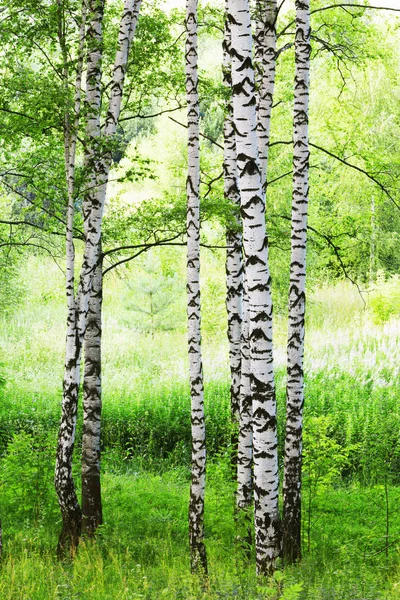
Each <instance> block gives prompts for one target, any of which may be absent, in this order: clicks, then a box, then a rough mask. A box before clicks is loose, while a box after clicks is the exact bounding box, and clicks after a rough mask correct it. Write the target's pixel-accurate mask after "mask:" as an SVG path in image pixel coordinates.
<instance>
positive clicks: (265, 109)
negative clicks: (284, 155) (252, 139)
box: [255, 0, 278, 192]
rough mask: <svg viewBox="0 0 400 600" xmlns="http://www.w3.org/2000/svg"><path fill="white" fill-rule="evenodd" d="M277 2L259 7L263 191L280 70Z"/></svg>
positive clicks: (269, 1) (267, 1)
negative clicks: (277, 56) (276, 79)
mask: <svg viewBox="0 0 400 600" xmlns="http://www.w3.org/2000/svg"><path fill="white" fill-rule="evenodd" d="M277 14H278V7H277V2H276V0H259V2H258V3H257V25H256V32H257V33H256V38H255V42H256V49H257V51H256V60H257V71H258V78H259V89H258V119H257V136H258V153H259V160H260V168H261V181H262V186H263V190H264V192H265V189H266V179H267V165H268V147H269V137H270V129H271V113H272V104H273V97H274V87H275V69H276V18H277Z"/></svg>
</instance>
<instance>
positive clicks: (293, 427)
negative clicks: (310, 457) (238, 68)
mask: <svg viewBox="0 0 400 600" xmlns="http://www.w3.org/2000/svg"><path fill="white" fill-rule="evenodd" d="M310 33H311V29H310V2H309V0H296V38H295V61H296V67H295V80H294V116H293V200H292V235H291V264H290V289H289V331H288V344H287V388H286V393H287V404H286V437H285V474H284V482H283V498H284V506H283V552H284V558H285V560H286V561H287V562H293V561H296V560H298V559H300V558H301V462H302V429H303V420H302V418H303V404H304V367H303V355H304V316H305V283H306V243H307V211H308V170H309V156H310V151H309V142H308V102H309V89H310V54H311V46H310Z"/></svg>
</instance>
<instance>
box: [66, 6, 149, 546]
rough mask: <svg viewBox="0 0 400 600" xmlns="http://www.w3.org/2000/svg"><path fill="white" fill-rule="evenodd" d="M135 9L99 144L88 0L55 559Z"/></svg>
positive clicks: (70, 493)
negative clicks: (79, 233)
mask: <svg viewBox="0 0 400 600" xmlns="http://www.w3.org/2000/svg"><path fill="white" fill-rule="evenodd" d="M139 7H140V0H138V1H136V2H135V1H134V0H126V1H125V3H124V8H123V13H122V17H121V22H120V29H119V34H118V43H117V52H116V58H115V63H114V69H113V76H112V83H111V92H110V103H109V109H108V112H107V117H106V123H105V132H104V137H105V138H106V140H104V139H103V136H100V134H101V129H100V110H101V76H102V70H101V63H102V47H103V33H102V21H103V13H104V0H89V2H88V7H87V8H88V28H87V32H86V43H87V48H88V53H87V75H86V115H87V116H86V118H87V125H86V148H85V157H84V163H85V170H86V182H85V183H86V193H85V195H84V199H83V218H84V234H85V247H84V254H83V261H82V267H81V274H80V280H79V286H78V292H77V295H76V301H75V311H74V316H73V319H72V314H71V315H70V314H69V315H68V326H67V351H66V354H67V358H66V367H65V377H64V393H63V405H62V417H61V425H60V430H59V438H58V446H57V458H56V474H55V485H56V491H57V495H58V501H59V504H60V508H61V513H62V519H63V526H62V531H61V534H60V538H59V544H58V553H59V555H63V554H65V551H66V549H67V547H69V548H70V550H71V551H72V552H74V550H75V548H76V546H77V544H78V541H79V536H80V533H81V525H82V518H81V509H80V506H79V503H78V499H77V495H76V490H75V485H74V481H73V478H72V454H73V447H74V440H75V428H76V414H77V403H78V390H79V377H80V363H81V353H82V346H83V340H84V335H85V330H86V324H87V314H88V310H89V301H90V297H91V292H92V282H93V278H94V274H95V271H96V266H97V265H98V261H99V244H100V236H101V222H102V217H103V210H104V203H105V195H106V187H107V182H108V175H109V170H110V167H111V163H112V153H111V148H108V147H106V146H107V143H105V142H107V139H110V140H111V137H112V136H113V135H114V134H115V131H116V126H117V123H118V119H119V114H120V108H121V100H122V94H123V87H124V80H125V72H126V65H127V60H128V53H129V47H130V44H131V41H132V39H133V35H134V32H135V29H136V23H137V18H138V12H139ZM70 317H71V318H70Z"/></svg>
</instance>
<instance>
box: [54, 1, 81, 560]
mask: <svg viewBox="0 0 400 600" xmlns="http://www.w3.org/2000/svg"><path fill="white" fill-rule="evenodd" d="M85 25H86V5H85V3H83V5H82V20H81V27H80V38H79V51H78V63H77V72H76V81H75V102H74V118H73V124H72V123H71V117H70V114H69V107H67V110H66V114H65V118H64V150H65V170H66V180H67V191H68V205H67V227H66V297H67V336H66V353H65V354H66V355H65V369H64V381H63V401H62V416H61V423H60V429H59V436H58V444H57V456H56V469H55V487H56V492H57V496H58V502H59V505H60V509H61V515H62V521H63V523H62V529H61V533H60V536H59V541H58V548H57V552H58V555H59V556H62V555H63V554H65V552H66V551H69V552H71V553H72V554H74V553H75V550H76V547H77V545H78V541H79V536H80V534H81V526H82V521H81V519H82V514H81V509H80V506H79V501H78V497H77V494H76V490H75V485H74V481H73V478H72V455H73V450H74V443H75V430H76V418H77V407H78V393H79V384H80V348H79V344H77V303H76V297H75V287H74V286H75V283H74V281H75V278H74V269H75V248H74V238H73V232H74V213H75V208H74V204H75V157H76V141H77V130H78V126H79V119H80V109H81V86H82V69H83V53H84V42H85ZM59 41H60V45H61V49H62V54H63V58H64V65H65V66H64V79H65V84H66V86H68V81H69V72H68V66H67V64H68V63H67V51H66V45H65V35H64V31H63V19H62V18H60V27H59Z"/></svg>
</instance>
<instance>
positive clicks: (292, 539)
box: [282, 519, 301, 565]
mask: <svg viewBox="0 0 400 600" xmlns="http://www.w3.org/2000/svg"><path fill="white" fill-rule="evenodd" d="M282 554H283V560H284V562H285V564H288V565H290V564H293V563H296V562H299V561H300V560H301V531H300V522H299V523H289V522H287V521H286V520H285V519H284V520H283V548H282Z"/></svg>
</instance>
